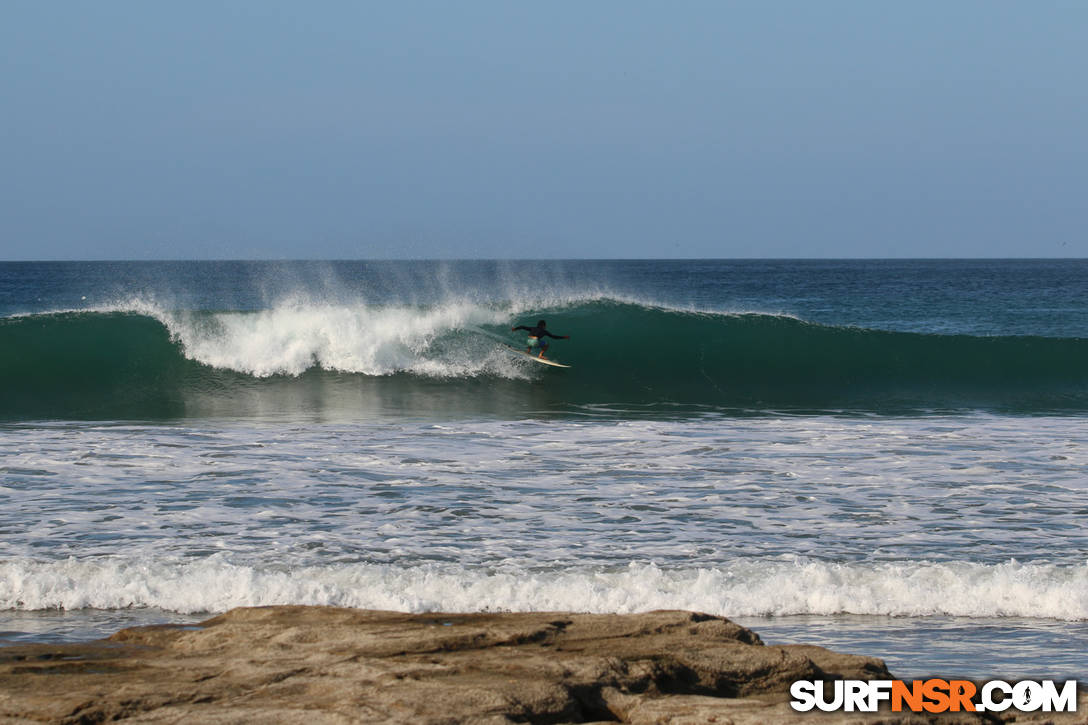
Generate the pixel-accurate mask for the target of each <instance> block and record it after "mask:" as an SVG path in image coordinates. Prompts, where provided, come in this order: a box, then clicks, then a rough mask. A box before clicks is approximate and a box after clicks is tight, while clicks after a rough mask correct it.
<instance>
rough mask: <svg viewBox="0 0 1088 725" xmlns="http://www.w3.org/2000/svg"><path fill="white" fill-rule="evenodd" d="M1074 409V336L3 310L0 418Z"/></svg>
mask: <svg viewBox="0 0 1088 725" xmlns="http://www.w3.org/2000/svg"><path fill="white" fill-rule="evenodd" d="M539 317H546V318H549V319H550V321H551V324H550V327H551V328H552V329H554V330H555V331H556V333H557V334H565V335H566V334H569V335H571V338H572V339H571V340H570V341H569V342H568V341H562V342H558V343H556V344H555V345H554V346H553V348H552V349H553V356H554V357H557V358H559V359H562V360H563V361H564V362H566V363H569V364H570V365H572V366H573V367H572V369H570V370H565V371H555V370H550V369H543V368H542V367H541V366H537V365H535V364H534V363H532V362H530V361H527V360H524V359H519V358H518V357H517V356H514V355H511V354H509V352H508V351H507V350H505V349H504V348H503V347H502V346H501V345H499V344H498V342H497V340H498V339H505V340H508V341H509V342H510V343H511V344H514V345H520V344H521V343H522V342H523V338H522V337H520V333H519V334H517V335H515V334H512V333H510V332H509V328H510V326H511V325H512V324H525V323H526V322H530V323H531V322H535V320H536V319H537V318H539ZM580 406H581V407H592V406H604V407H608V406H619V407H620V408H622V409H625V410H640V409H647V408H650V409H652V408H654V407H660V406H666V407H668V406H680V407H684V406H695V407H700V408H701V407H710V408H715V409H738V410H739V409H743V410H746V411H756V412H758V411H764V410H767V411H777V410H781V411H811V410H821V411H826V410H856V411H870V412H878V413H879V412H909V411H920V410H922V411H924V410H929V409H938V410H942V411H943V410H950V409H965V408H966V409H996V410H1002V411H1012V412H1028V413H1031V412H1052V411H1065V412H1076V413H1079V412H1088V340H1085V339H1080V338H1053V337H1034V336H993V337H976V336H969V335H937V334H924V333H906V332H890V331H882V330H873V329H865V328H854V327H835V326H827V325H820V324H814V323H810V322H805V321H803V320H799V319H796V318H793V317H789V316H784V315H774V314H765V313H712V312H699V311H689V310H678V309H670V308H665V307H657V306H651V305H644V304H639V303H636V302H631V301H622V300H616V299H607V298H605V299H589V300H574V301H570V302H564V303H559V304H556V305H554V306H551V307H541V308H536V309H521V308H517V307H514V306H513V305H501V304H492V305H486V304H480V303H469V302H465V303H456V302H451V303H447V304H443V305H434V306H419V307H407V306H400V307H394V306H388V307H382V306H373V305H371V306H368V305H356V306H336V305H321V304H312V303H306V304H303V303H299V304H287V305H282V306H279V307H276V308H273V309H268V310H260V311H253V312H239V311H221V312H216V311H208V312H165V311H162V310H159V309H156V308H154V307H151V306H140V305H131V306H127V307H125V306H121V307H118V308H116V309H104V310H92V311H66V312H53V313H44V314H33V315H25V316H18V317H8V318H3V319H0V418H3V419H7V420H13V419H16V420H17V419H40V418H92V419H97V418H103V419H104V418H137V419H142V418H157V417H175V416H182V417H183V416H189V415H217V414H220V413H223V414H231V415H239V414H241V415H246V414H266V413H269V412H270V411H274V412H278V413H281V414H286V415H290V414H292V413H295V412H300V411H306V410H311V411H327V410H330V409H333V408H339V409H344V410H364V411H374V410H377V409H379V408H380V409H382V410H385V411H403V410H410V409H415V410H416V411H418V412H423V413H434V412H442V411H445V412H448V413H454V414H456V413H458V412H468V413H502V412H508V413H512V414H520V413H524V412H525V411H536V412H541V411H564V410H567V411H569V410H571V409H573V408H578V407H580Z"/></svg>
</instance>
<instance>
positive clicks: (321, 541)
mask: <svg viewBox="0 0 1088 725" xmlns="http://www.w3.org/2000/svg"><path fill="white" fill-rule="evenodd" d="M1085 271H1088V270H1086V269H1085V265H1084V263H1083V262H1070V261H1065V262H1053V263H1047V262H1031V263H1025V262H1022V261H1016V262H1000V261H978V262H943V263H942V262H857V261H855V262H822V263H815V262H804V261H800V262H765V263H756V262H743V263H738V262H729V261H716V262H714V261H698V262H577V263H565V264H564V263H554V264H553V263H533V262H525V263H519V264H517V265H507V264H502V263H456V264H450V263H403V264H395V263H380V264H372V263H276V264H257V263H147V264H140V263H126V264H109V263H73V264H69V265H49V264H21V265H15V264H11V265H5V264H0V373H2V374H0V504H2V505H0V639H2V640H6V641H11V642H16V641H34V640H42V639H78V638H86V637H92V636H103V635H105V634H108V633H110V632H111V631H114V630H116V629H117V628H119V627H122V626H129V625H132V624H143V623H149V622H155V621H174V622H192V621H198V620H199V619H202V618H204V617H206V616H208V615H209V614H210V613H215V612H221V611H224V610H226V609H229V608H231V607H235V606H243V605H260V604H284V603H295V604H335V605H341V606H355V607H368V608H379V609H394V610H399V611H412V612H421V611H486V610H511V611H527V610H575V611H592V612H633V611H645V610H649V609H660V608H680V609H692V610H698V611H704V612H710V613H714V614H722V615H725V616H729V617H733V618H736V619H737V620H738V621H740V622H741V623H742V624H744V625H746V626H750V627H752V628H754V629H756V630H757V631H759V632H760V633H761V634H762V635H763V636H764V639H767V640H769V641H800V642H805V641H808V642H812V643H816V644H822V645H825V646H830V647H833V648H835V649H838V650H842V651H853V652H858V653H860V654H872V655H875V656H881V657H884V658H886V659H887V661H888V663H889V666H890V667H891V668H892V670H893V672H895V673H896V674H897V675H899V676H908V677H909V676H915V675H917V676H924V675H944V676H949V677H952V676H955V677H984V676H1001V677H1005V678H1010V677H1013V676H1018V677H1035V676H1052V677H1079V676H1081V675H1082V673H1083V672H1084V671H1085V669H1084V668H1085V666H1088V660H1086V659H1085V655H1084V652H1085V651H1088V647H1085V646H1084V644H1085V642H1086V640H1088V624H1086V622H1088V526H1086V525H1085V524H1084V523H1083V522H1084V521H1085V514H1086V513H1088V509H1086V508H1085V504H1084V500H1085V489H1086V488H1088V479H1086V477H1085V476H1084V473H1083V472H1084V471H1085V470H1088V469H1086V464H1088V446H1086V444H1088V428H1086V427H1085V425H1084V422H1085V414H1086V413H1088V313H1086V311H1085V307H1086V306H1088V304H1086V303H1085V302H1084V300H1085V299H1088V295H1085V294H1084V293H1085V292H1086V291H1088V290H1085V285H1086V281H1085V280H1086V279H1088V275H1085V274H1084V272H1085ZM542 280H547V281H548V282H549V284H547V285H543V287H542V286H541V284H540V282H541V281H542ZM541 287H542V288H541ZM538 288H539V289H538ZM84 298H86V299H84ZM540 318H546V319H547V320H548V326H549V328H550V329H553V330H555V332H556V333H557V334H562V335H566V334H569V335H571V339H570V340H562V341H556V342H555V344H554V345H553V349H552V355H553V356H554V357H556V358H557V359H560V360H561V361H563V362H566V363H569V364H570V365H572V367H571V368H570V369H569V370H562V371H558V370H551V369H544V368H542V366H536V365H534V364H533V363H531V362H529V361H526V360H523V359H519V358H518V357H517V356H514V355H511V354H509V353H508V352H506V351H505V350H504V349H503V348H502V347H501V346H500V344H499V340H503V341H507V342H509V343H510V344H515V345H517V344H521V343H522V342H523V338H521V337H520V334H521V333H511V332H510V327H512V326H514V325H518V324H526V323H535V321H536V320H537V319H540Z"/></svg>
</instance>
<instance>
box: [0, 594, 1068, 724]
mask: <svg viewBox="0 0 1088 725" xmlns="http://www.w3.org/2000/svg"><path fill="white" fill-rule="evenodd" d="M891 677H892V676H891V674H890V673H889V672H888V670H887V669H886V668H885V666H884V663H883V662H881V661H880V660H878V659H873V658H871V657H860V656H854V655H842V654H836V653H834V652H831V651H829V650H826V649H823V648H821V647H812V646H800V645H793V646H765V645H764V644H763V643H762V642H761V641H760V639H759V637H758V635H756V634H755V633H754V632H752V631H751V630H748V629H745V628H743V627H740V626H738V625H736V624H733V623H732V622H730V621H729V620H727V619H724V618H722V617H713V616H709V615H705V614H694V613H691V612H649V613H645V614H631V615H601V614H570V613H503V614H500V613H496V614H401V613H396V612H375V611H363V610H352V609H337V608H332V607H296V606H284V607H258V608H243V609H235V610H232V611H230V612H227V613H226V614H223V615H221V616H218V617H214V618H212V619H209V620H207V621H206V622H203V623H201V624H200V625H198V626H194V627H176V626H157V627H137V628H133V629H126V630H122V631H120V632H118V633H117V634H115V635H113V636H112V637H110V638H109V639H106V640H102V641H99V642H93V643H87V644H75V645H27V646H16V647H8V648H4V649H0V716H2V717H3V718H5V722H17V723H18V722H35V723H38V722H43V721H44V722H56V723H98V722H104V721H110V720H125V721H127V722H145V723H158V722H163V723H165V722H198V723H213V724H214V723H255V722H262V723H263V722H270V723H300V724H302V725H321V724H324V723H358V722H368V723H422V724H431V725H440V724H446V723H450V724H452V723H478V724H480V725H484V724H488V725H490V724H496V725H497V724H499V723H512V722H532V723H568V722H575V723H585V722H628V723H640V724H645V725H650V724H651V723H677V724H680V723H733V724H734V725H741V724H747V723H752V724H755V723H761V724H762V723H798V722H821V723H845V722H850V723H874V724H875V723H878V722H879V723H927V722H945V723H982V722H996V721H995V720H986V719H983V718H981V717H978V716H976V715H974V714H972V713H967V714H953V716H952V717H941V718H938V717H934V716H928V715H905V714H898V713H873V714H870V715H859V714H857V713H830V714H812V713H809V714H801V713H795V712H794V711H793V710H791V709H790V707H789V704H788V700H789V694H788V690H789V686H790V683H792V682H793V681H794V680H798V679H835V678H850V679H891ZM1070 722H1073V721H1072V720H1071V721H1070Z"/></svg>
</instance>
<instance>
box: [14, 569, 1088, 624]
mask: <svg viewBox="0 0 1088 725" xmlns="http://www.w3.org/2000/svg"><path fill="white" fill-rule="evenodd" d="M272 604H309V605H334V606H345V607H359V608H368V609H386V610H395V611H404V612H428V611H448V612H478V611H560V610H564V611H566V610H571V611H583V612H619V613H624V612H638V611H647V610H653V609H684V610H693V611H701V612H707V613H711V614H719V615H724V616H760V615H796V614H818V615H831V614H866V615H885V616H908V617H917V616H932V615H950V616H964V617H1036V618H1050V619H1056V620H1080V619H1086V618H1088V564H1085V565H1083V566H1061V565H1055V564H1032V563H1020V562H1016V561H1010V562H1006V563H1003V564H996V565H984V564H977V563H969V562H944V563H934V562H924V561H920V562H899V563H879V564H871V563H866V564H860V563H859V564H835V563H827V562H820V561H806V560H804V559H800V558H791V559H778V560H745V561H738V562H736V563H734V564H730V565H724V566H721V567H713V568H700V569H666V568H661V567H659V566H657V565H655V564H652V563H632V564H630V565H628V566H626V567H622V568H613V569H600V568H598V569H562V570H551V571H549V570H535V571H526V570H517V569H513V568H510V569H503V568H498V569H486V568H467V567H460V566H452V565H419V566H407V567H405V566H394V565H386V564H367V563H356V564H336V565H327V566H309V567H301V568H297V569H285V568H284V569H276V568H272V567H255V566H250V565H246V564H239V563H233V562H231V561H230V560H229V559H228V558H227V557H226V556H220V555H215V556H211V557H206V558H202V559H196V560H190V561H156V560H153V559H132V560H130V559H124V558H104V559H91V560H80V559H74V558H69V559H67V560H64V561H53V562H36V561H29V560H22V561H9V562H7V563H4V564H2V565H0V608H3V609H16V610H44V609H66V610H78V609H84V608H95V609H121V608H127V607H157V608H161V609H165V610H171V611H175V612H179V613H194V612H220V611H224V610H227V609H230V608H232V607H239V606H259V605H272Z"/></svg>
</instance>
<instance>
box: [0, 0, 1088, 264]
mask: <svg viewBox="0 0 1088 725" xmlns="http://www.w3.org/2000/svg"><path fill="white" fill-rule="evenodd" d="M0 16H2V22H0V98H3V101H2V103H3V112H2V114H0V168H2V172H0V258H3V259H156V258H175V259H176V258H183V259H198V258H258V259H260V258H492V257H498V258H549V257H560V258H568V257H639V258H643V257H648V258H656V257H947V256H953V257H957V256H958V257H975V256H983V257H1003V256H1014V257H1015V256H1059V257H1069V256H1074V257H1083V256H1088V235H1086V229H1088V224H1086V222H1088V202H1086V200H1088V133H1086V132H1085V129H1088V84H1086V83H1085V81H1084V74H1085V72H1086V70H1088V43H1086V42H1085V40H1084V39H1085V37H1088V3H1083V2H1035V3H1027V2H1003V1H1000V0H998V1H993V0H987V1H982V0H978V1H973V2H971V1H956V2H947V1H945V2H910V3H905V2H901V3H891V2H871V1H867V0H857V1H856V2H835V1H822V2H808V1H806V2H800V1H798V2H785V1H782V2H754V1H753V2H724V1H721V2H680V3H664V2H655V3H649V2H628V1H624V2H619V1H616V2H605V1H598V2H588V3H587V2H551V3H521V2H512V1H510V2H463V3H454V2H422V1H412V2H397V3H393V2H388V3H367V2H340V1H333V0H329V1H326V2H314V3H301V2H280V1H277V0H249V1H241V0H239V1H234V2H228V1H223V2H203V1H200V0H193V1H189V2H184V3H156V2H144V1H143V0H138V1H137V0H125V1H122V0H102V1H99V2H91V1H90V0H84V1H80V0H70V1H68V2H39V1H36V0H35V1H26V0H7V1H6V2H5V3H4V4H3V7H2V12H0Z"/></svg>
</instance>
